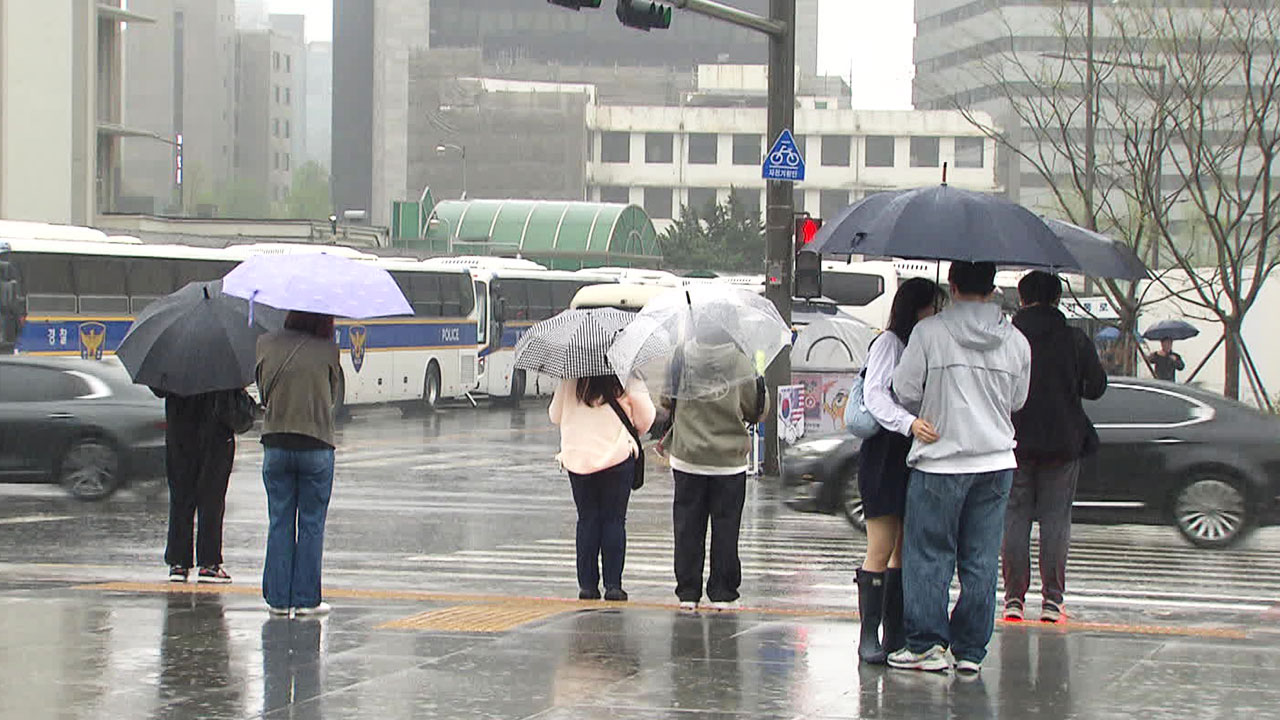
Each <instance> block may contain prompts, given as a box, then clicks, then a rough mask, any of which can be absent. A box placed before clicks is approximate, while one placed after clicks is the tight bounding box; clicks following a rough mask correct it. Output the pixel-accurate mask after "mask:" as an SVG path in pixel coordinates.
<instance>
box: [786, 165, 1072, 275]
mask: <svg viewBox="0 0 1280 720" xmlns="http://www.w3.org/2000/svg"><path fill="white" fill-rule="evenodd" d="M807 249H808V250H811V251H813V252H818V253H825V254H839V255H868V256H872V257H895V258H906V259H915V260H959V261H964V262H994V263H997V264H1000V265H1020V266H1026V267H1043V268H1051V269H1061V270H1079V269H1080V268H1079V267H1078V263H1077V262H1076V259H1075V258H1074V257H1072V255H1071V253H1070V252H1068V251H1067V248H1066V247H1065V246H1064V245H1063V242H1062V240H1060V239H1059V238H1058V236H1057V235H1055V234H1054V233H1053V231H1052V230H1050V229H1049V226H1048V225H1046V224H1045V223H1044V221H1043V220H1041V219H1040V218H1039V217H1038V216H1036V214H1035V213H1033V212H1031V211H1030V210H1027V209H1026V208H1024V207H1022V206H1021V205H1016V204H1014V203H1011V202H1009V201H1008V200H1004V199H1002V198H998V197H996V196H994V195H988V194H986V193H980V192H974V191H972V190H962V189H960V188H954V187H951V186H949V185H938V186H933V187H926V188H917V189H915V190H904V191H896V192H882V193H876V194H875V195H870V196H868V197H866V198H864V199H862V200H860V201H858V202H856V203H854V204H853V205H851V206H849V207H848V208H846V209H845V211H844V212H842V213H841V214H840V215H838V216H836V218H835V219H834V220H832V221H830V222H828V223H826V224H825V225H823V226H822V229H821V230H819V231H818V234H817V236H815V237H814V240H813V242H812V243H810V244H809V246H808V248H807Z"/></svg>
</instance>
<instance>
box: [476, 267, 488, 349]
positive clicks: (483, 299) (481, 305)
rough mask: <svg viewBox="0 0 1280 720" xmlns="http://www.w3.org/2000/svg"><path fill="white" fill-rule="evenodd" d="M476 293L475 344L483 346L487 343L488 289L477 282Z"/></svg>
mask: <svg viewBox="0 0 1280 720" xmlns="http://www.w3.org/2000/svg"><path fill="white" fill-rule="evenodd" d="M475 293H476V342H477V344H480V345H484V344H486V343H488V342H489V289H488V286H486V285H485V284H484V283H482V282H479V281H477V282H476V284H475Z"/></svg>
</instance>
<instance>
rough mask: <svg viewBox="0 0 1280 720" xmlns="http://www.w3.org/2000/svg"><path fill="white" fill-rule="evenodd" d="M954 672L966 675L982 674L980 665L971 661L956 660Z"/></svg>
mask: <svg viewBox="0 0 1280 720" xmlns="http://www.w3.org/2000/svg"><path fill="white" fill-rule="evenodd" d="M956 672H958V673H963V674H968V675H977V674H978V673H980V672H982V664H981V663H978V662H975V661H973V660H957V661H956Z"/></svg>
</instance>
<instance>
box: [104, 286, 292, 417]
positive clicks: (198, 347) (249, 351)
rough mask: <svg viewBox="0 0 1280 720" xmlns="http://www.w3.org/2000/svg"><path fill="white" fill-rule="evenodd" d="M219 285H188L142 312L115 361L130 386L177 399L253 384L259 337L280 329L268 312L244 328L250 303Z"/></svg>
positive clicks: (277, 317)
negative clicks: (224, 291)
mask: <svg viewBox="0 0 1280 720" xmlns="http://www.w3.org/2000/svg"><path fill="white" fill-rule="evenodd" d="M221 284H222V282H221V281H215V282H211V283H191V284H190V285H187V286H186V287H184V288H182V289H181V290H179V291H177V292H175V293H173V294H172V295H169V296H167V297H164V298H161V299H159V300H157V301H155V302H153V303H151V304H150V305H148V306H147V307H146V309H144V310H143V311H142V312H141V313H140V314H139V315H138V319H137V320H135V321H134V322H133V325H132V326H131V327H130V328H129V332H128V334H126V335H125V336H124V339H123V340H122V341H121V342H120V348H119V349H118V350H116V355H117V356H118V357H119V358H120V361H121V362H122V363H124V366H125V368H126V369H127V370H128V371H129V375H130V376H131V377H132V378H133V381H134V382H135V383H138V384H140V385H146V386H148V387H152V388H155V389H157V390H164V391H166V392H171V393H174V394H176V395H198V394H200V393H205V392H213V391H214V390H233V389H236V388H243V387H247V386H248V385H250V384H252V383H253V380H254V378H253V374H254V366H255V364H256V362H255V360H256V358H255V355H256V350H257V342H258V336H259V335H261V334H262V333H264V332H268V331H271V330H278V329H280V328H281V327H283V326H284V315H283V313H281V312H279V311H274V310H271V309H270V308H267V309H266V310H265V312H258V313H255V314H254V321H253V323H252V324H250V322H249V319H248V318H249V303H247V302H245V301H244V300H242V299H240V298H236V297H231V296H229V295H225V294H223V292H222V290H221Z"/></svg>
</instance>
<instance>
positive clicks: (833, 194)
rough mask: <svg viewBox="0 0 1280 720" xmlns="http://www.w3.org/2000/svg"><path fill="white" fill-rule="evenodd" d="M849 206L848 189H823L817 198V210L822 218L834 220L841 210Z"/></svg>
mask: <svg viewBox="0 0 1280 720" xmlns="http://www.w3.org/2000/svg"><path fill="white" fill-rule="evenodd" d="M847 207H849V191H848V190H823V191H822V193H821V196H820V197H819V199H818V208H819V209H818V212H819V213H821V215H820V217H822V219H823V220H834V219H835V217H836V216H837V215H839V214H840V211H841V210H844V209H845V208H847Z"/></svg>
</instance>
